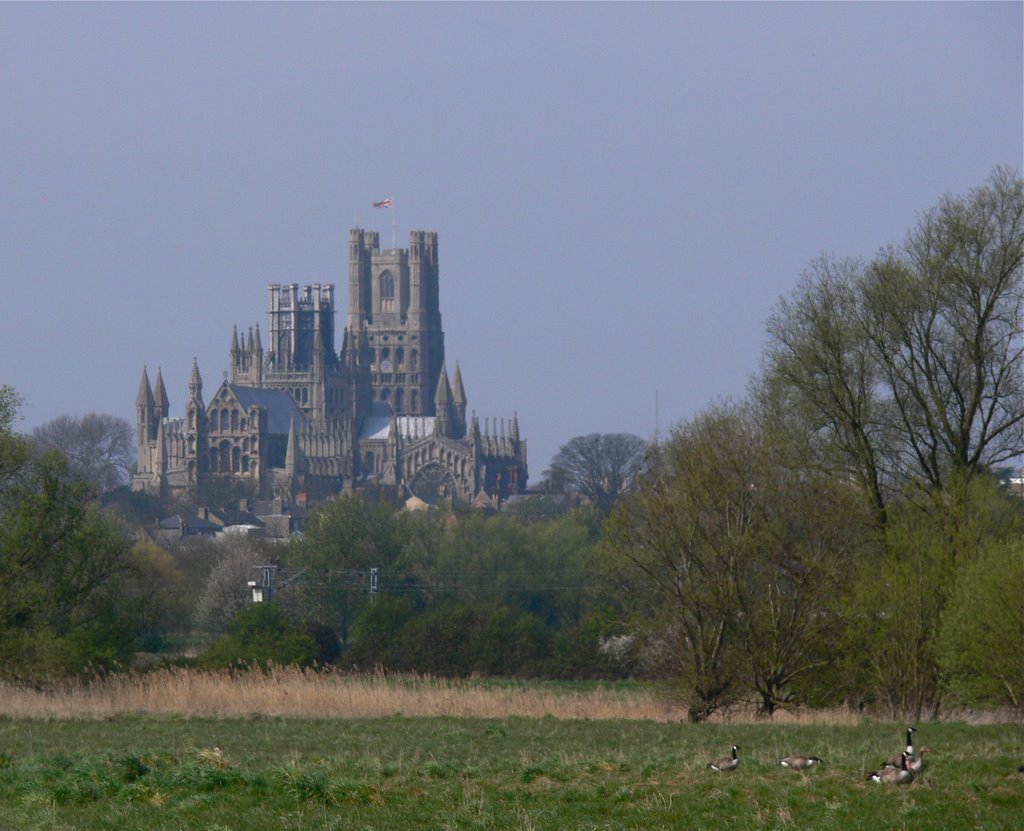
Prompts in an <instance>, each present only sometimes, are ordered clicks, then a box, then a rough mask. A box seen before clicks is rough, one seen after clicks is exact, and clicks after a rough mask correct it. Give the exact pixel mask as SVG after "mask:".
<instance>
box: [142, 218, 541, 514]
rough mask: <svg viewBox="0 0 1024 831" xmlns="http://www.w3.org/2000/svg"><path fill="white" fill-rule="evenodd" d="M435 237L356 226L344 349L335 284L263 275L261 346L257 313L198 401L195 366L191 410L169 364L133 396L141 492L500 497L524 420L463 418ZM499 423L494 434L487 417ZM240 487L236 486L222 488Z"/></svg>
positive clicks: (520, 467)
mask: <svg viewBox="0 0 1024 831" xmlns="http://www.w3.org/2000/svg"><path fill="white" fill-rule="evenodd" d="M439 276H440V272H439V268H438V251H437V234H436V233H434V232H429V231H413V232H412V233H411V234H410V238H409V247H408V248H404V249H385V250H381V249H380V244H379V236H378V234H377V233H376V232H374V231H366V230H363V229H358V228H357V229H354V230H353V231H351V232H350V235H349V307H348V317H347V325H346V327H345V332H344V336H343V342H342V344H341V350H340V352H338V351H335V350H336V338H335V328H334V325H335V324H334V322H335V306H334V286H333V285H331V284H326V283H324V284H320V283H314V284H312V285H307V286H305V287H302V288H301V289H300V287H299V284H298V283H290V284H279V283H274V284H271V285H270V286H269V305H268V318H269V320H268V323H269V325H268V328H267V330H266V331H267V349H266V351H264V345H263V337H262V335H261V332H260V328H259V326H258V325H257V326H255V327H254V328H249V329H248V332H247V334H246V333H245V332H243V333H242V334H239V331H238V328H237V327H235V328H234V329H233V331H232V333H231V339H230V348H229V366H230V375H229V377H226V378H225V380H224V381H223V383H222V384H221V385H220V387H218V389H217V390H216V391H215V392H214V393H213V394H212V395H211V397H210V400H209V403H208V404H204V403H203V386H202V379H201V377H200V374H199V367H198V364H197V363H195V362H194V363H193V368H192V377H191V380H190V383H189V394H188V399H187V401H186V414H185V416H184V417H182V418H171V417H170V415H169V411H170V404H169V401H168V398H167V394H166V391H165V389H164V384H163V378H162V375H161V373H160V372H159V371H158V372H157V379H156V388H155V390H154V389H152V388H151V387H150V384H149V377H148V374H147V372H146V370H145V369H143V373H142V381H141V382H140V386H139V392H138V395H137V397H136V410H137V419H136V421H137V424H136V433H137V444H138V459H139V462H138V472H137V474H136V476H135V478H134V480H133V486H134V487H135V488H136V489H137V490H145V491H148V492H151V493H156V494H160V495H163V496H168V495H171V496H185V495H191V496H192V497H193V498H199V497H200V496H201V495H202V494H201V492H202V490H203V486H204V485H213V486H215V487H214V488H213V489H212V491H213V492H218V493H225V492H229V491H232V490H233V492H236V493H240V492H243V491H244V492H245V493H246V494H247V495H249V496H252V497H256V498H268V497H271V496H280V497H284V498H288V499H292V500H295V499H299V498H302V497H306V498H310V499H317V498H323V497H327V496H330V495H332V494H335V493H338V492H339V491H341V490H343V489H349V488H359V487H365V486H367V485H370V484H372V485H374V486H375V487H381V488H385V489H393V491H394V493H395V495H396V496H397V497H399V498H402V499H405V498H409V497H411V496H417V497H419V498H421V499H424V500H426V501H431V500H432V499H434V498H437V497H448V498H455V499H461V500H464V501H474V502H476V503H477V504H481V503H483V504H494V503H496V502H498V501H500V500H501V499H503V498H504V497H506V496H509V495H511V494H515V493H522V492H523V490H524V489H525V487H526V481H527V467H526V441H525V440H524V439H521V438H520V435H519V420H518V417H517V416H515V415H513V416H512V418H511V419H509V420H508V430H507V431H506V421H505V419H504V418H503V419H501V420H500V425H501V426H500V431H499V428H498V424H499V420H498V419H493V422H492V420H491V419H486V420H485V421H484V424H485V427H484V429H483V430H481V429H480V423H479V420H478V419H477V418H476V416H475V415H474V416H473V418H472V420H471V422H469V421H467V417H466V406H467V398H466V392H465V386H464V384H463V380H462V373H461V371H460V369H459V367H458V365H456V367H455V372H454V375H453V376H452V377H451V378H449V375H448V370H447V367H446V364H445V353H444V330H443V328H442V326H441V308H440V288H439ZM492 423H493V431H492V428H491V425H492ZM225 485H230V486H231V487H230V488H225V487H224V486H225Z"/></svg>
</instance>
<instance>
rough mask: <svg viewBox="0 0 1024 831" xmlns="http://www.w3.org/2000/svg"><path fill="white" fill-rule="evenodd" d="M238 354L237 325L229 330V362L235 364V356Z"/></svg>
mask: <svg viewBox="0 0 1024 831" xmlns="http://www.w3.org/2000/svg"><path fill="white" fill-rule="evenodd" d="M237 354H238V324H235V325H234V326H233V327H232V328H231V362H232V363H236V362H237V361H236V359H235V356H236V355H237Z"/></svg>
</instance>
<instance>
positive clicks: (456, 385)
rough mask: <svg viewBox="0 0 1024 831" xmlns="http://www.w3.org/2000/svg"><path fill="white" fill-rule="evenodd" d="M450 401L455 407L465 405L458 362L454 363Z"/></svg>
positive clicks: (464, 393) (464, 391) (464, 392)
mask: <svg viewBox="0 0 1024 831" xmlns="http://www.w3.org/2000/svg"><path fill="white" fill-rule="evenodd" d="M452 403H453V404H455V406H456V407H463V408H465V406H466V390H465V389H464V388H463V386H462V370H461V369H459V364H458V362H456V364H455V378H454V379H453V380H452Z"/></svg>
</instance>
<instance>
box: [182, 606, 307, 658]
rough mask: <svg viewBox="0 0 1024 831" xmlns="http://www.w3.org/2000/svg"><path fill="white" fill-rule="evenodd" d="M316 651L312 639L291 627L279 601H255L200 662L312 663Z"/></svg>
mask: <svg viewBox="0 0 1024 831" xmlns="http://www.w3.org/2000/svg"><path fill="white" fill-rule="evenodd" d="M318 651H319V650H318V646H317V643H316V641H315V640H314V638H313V637H312V636H310V635H309V634H307V633H306V632H304V631H301V630H300V629H298V628H296V627H293V626H292V625H291V624H290V623H289V621H288V618H287V616H286V615H285V613H284V611H283V610H282V609H281V607H280V605H279V604H277V603H254V604H253V605H251V606H250V607H248V608H247V609H243V610H242V611H241V612H239V613H238V614H237V615H236V616H235V619H234V620H233V621H232V622H231V625H230V626H229V627H228V633H227V634H226V635H224V636H222V637H221V638H219V639H218V640H217V641H215V642H214V644H213V645H212V646H211V647H210V648H209V649H208V650H206V652H204V653H203V654H202V655H201V656H200V664H201V665H202V666H204V667H209V668H224V667H231V666H236V665H245V666H259V667H264V668H266V667H268V666H270V665H271V664H276V665H279V666H289V665H294V666H312V665H313V663H314V662H315V660H316V657H317V654H318Z"/></svg>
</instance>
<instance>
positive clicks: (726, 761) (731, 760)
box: [708, 745, 740, 770]
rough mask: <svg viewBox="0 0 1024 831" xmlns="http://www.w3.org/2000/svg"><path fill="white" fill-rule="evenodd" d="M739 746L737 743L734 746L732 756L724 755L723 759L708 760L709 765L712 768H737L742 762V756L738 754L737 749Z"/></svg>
mask: <svg viewBox="0 0 1024 831" xmlns="http://www.w3.org/2000/svg"><path fill="white" fill-rule="evenodd" d="M737 750H739V748H738V747H737V746H736V745H733V746H732V756H723V757H722V758H721V759H715V761H713V762H708V767H709V768H711V769H712V770H736V768H737V767H739V764H740V757H739V756H737V755H736V751H737Z"/></svg>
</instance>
